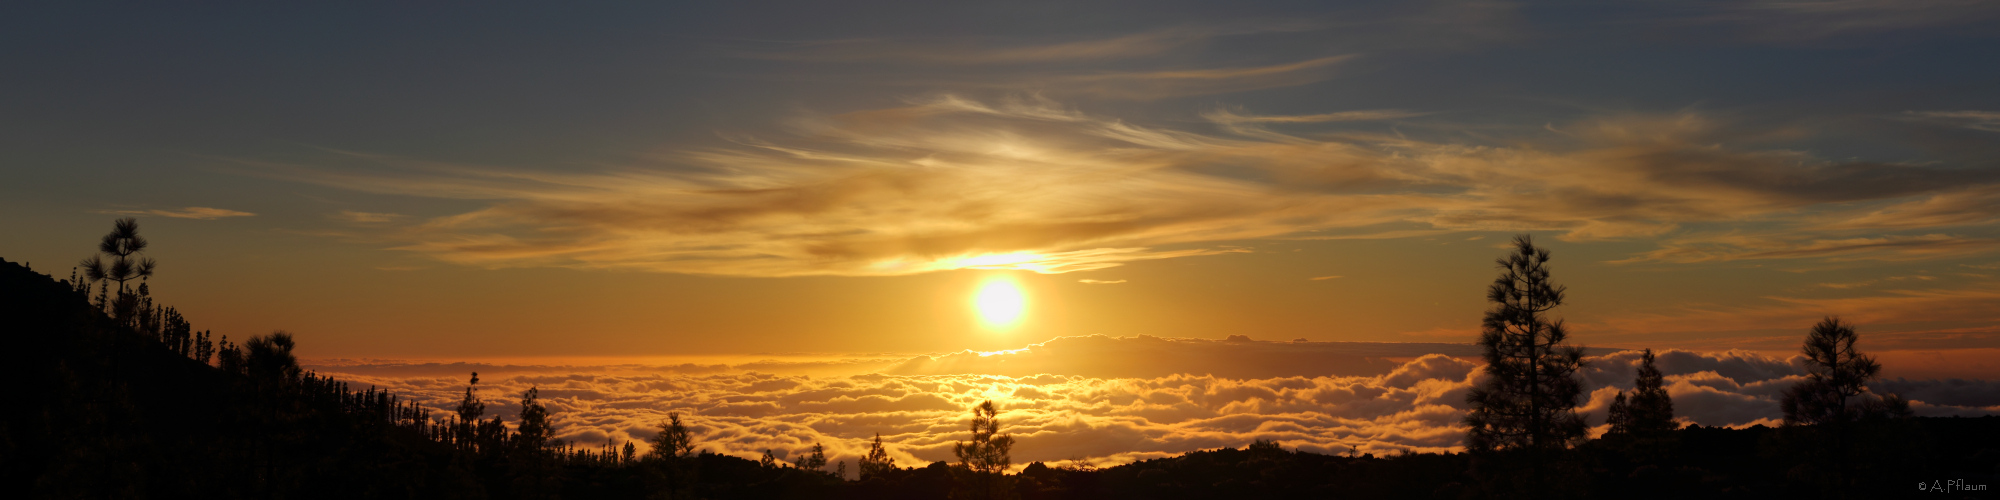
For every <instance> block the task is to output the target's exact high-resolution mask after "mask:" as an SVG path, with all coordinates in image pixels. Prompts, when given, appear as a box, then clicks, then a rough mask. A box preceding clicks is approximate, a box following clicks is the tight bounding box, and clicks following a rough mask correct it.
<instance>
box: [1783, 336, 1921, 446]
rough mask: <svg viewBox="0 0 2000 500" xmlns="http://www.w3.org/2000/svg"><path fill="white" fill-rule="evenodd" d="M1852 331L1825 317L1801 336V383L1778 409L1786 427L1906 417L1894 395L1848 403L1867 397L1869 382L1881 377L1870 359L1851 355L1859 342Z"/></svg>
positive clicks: (1900, 400)
mask: <svg viewBox="0 0 2000 500" xmlns="http://www.w3.org/2000/svg"><path fill="white" fill-rule="evenodd" d="M1860 338H1861V337H1860V336H1859V335H1855V333H1854V327H1853V326H1852V325H1847V324H1843V323H1841V322H1840V318H1836V317H1831V316H1829V317H1827V318H1826V319H1823V320H1820V322H1819V323H1818V324H1815V325H1813V329H1812V331H1811V332H1809V333H1807V334H1806V342H1805V346H1804V347H1802V348H1800V352H1801V353H1802V354H1805V356H1806V380H1805V381H1803V382H1799V383H1798V384H1796V385H1793V386H1792V387H1791V388H1789V389H1786V390H1785V394H1784V398H1783V399H1782V400H1781V401H1780V402H1779V407H1780V408H1783V409H1784V411H1785V425H1812V424H1823V423H1844V422H1853V421H1856V420H1861V419H1866V418H1883V417H1890V416H1907V415H1909V413H1910V403H1909V401H1906V400H1904V399H1903V398H1902V397H1901V396H1898V395H1895V394H1889V395H1885V396H1883V397H1881V398H1879V399H1867V400H1863V401H1853V399H1854V398H1856V397H1858V396H1861V395H1863V394H1867V393H1868V381H1870V380H1874V379H1875V377H1876V375H1877V374H1878V373H1880V372H1881V371H1882V365H1881V364H1879V363H1876V362H1875V357H1873V356H1869V355H1867V354H1862V353H1861V351H1858V350H1855V348H1854V343H1855V342H1856V341H1858V340H1860Z"/></svg>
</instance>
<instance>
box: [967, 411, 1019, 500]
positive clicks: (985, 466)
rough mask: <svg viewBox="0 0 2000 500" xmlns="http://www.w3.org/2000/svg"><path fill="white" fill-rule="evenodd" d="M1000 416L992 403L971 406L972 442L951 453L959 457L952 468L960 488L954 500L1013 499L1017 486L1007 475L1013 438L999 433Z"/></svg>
mask: <svg viewBox="0 0 2000 500" xmlns="http://www.w3.org/2000/svg"><path fill="white" fill-rule="evenodd" d="M999 417H1000V410H999V409H998V408H995V407H994V406H993V402H992V401H984V402H980V403H979V405H978V406H974V407H972V441H970V442H963V441H962V442H959V443H956V444H953V445H952V448H951V451H952V454H955V455H958V464H957V465H955V466H953V471H954V473H955V475H957V476H958V489H957V490H956V491H954V492H953V495H952V497H953V498H958V499H980V500H988V499H1003V498H1014V483H1013V481H1009V480H1008V479H1009V478H1008V477H1007V476H1006V472H1007V466H1008V464H1009V462H1010V461H1011V459H1010V458H1009V457H1008V453H1009V452H1010V451H1012V450H1013V449H1014V437H1013V436H1009V435H1006V434H1000V420H999Z"/></svg>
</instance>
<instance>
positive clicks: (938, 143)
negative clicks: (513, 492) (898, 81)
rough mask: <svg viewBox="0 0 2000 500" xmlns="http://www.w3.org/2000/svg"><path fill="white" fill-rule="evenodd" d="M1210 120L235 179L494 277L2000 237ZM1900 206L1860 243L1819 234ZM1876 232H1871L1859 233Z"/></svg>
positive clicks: (937, 117)
mask: <svg viewBox="0 0 2000 500" xmlns="http://www.w3.org/2000/svg"><path fill="white" fill-rule="evenodd" d="M1362 113H1363V114H1380V112H1362ZM1337 116H1341V115H1339V113H1337V112H1336V113H1331V114H1321V115H1314V116H1305V117H1302V118H1298V120H1297V121H1316V120H1322V119H1326V120H1332V119H1334V118H1333V117H1337ZM1357 116H1359V115H1357ZM1371 116H1373V115H1371ZM1211 119H1212V120H1214V121H1215V122H1214V123H1211V125H1213V126H1216V127H1218V128H1219V129H1220V131H1221V132H1220V133H1213V134H1211V133H1199V132H1195V131H1190V130H1181V129H1174V128H1162V127H1151V126H1144V125H1140V124H1135V123H1131V122H1127V121H1124V120H1119V119H1115V118H1107V117H1100V116H1094V115H1091V114H1088V113H1084V112H1082V111H1079V110H1076V109H1073V108H1068V107H1064V106H1062V105H1060V104H1058V103H1055V102H1052V101H1049V100H1047V99H1042V98H1039V97H1034V96H1029V97H1017V98H1013V99H1003V100H1000V101H998V102H990V103H989V102H982V101H977V100H971V99H966V98H962V97H958V96H953V95H941V96H936V97H933V98H928V99H921V100H915V101H912V102H910V103H909V104H908V105H906V106H901V107H894V108H887V109H874V110H864V111H856V112H851V113H845V114H840V115H834V116H825V117H805V118H800V119H798V120H794V121H793V122H791V126H792V128H793V132H794V133H795V134H796V135H795V137H793V138H791V139H788V140H785V141H771V140H764V139H757V138H749V137H738V138H734V139H733V141H734V144H735V146H733V147H725V148H710V149H700V150H691V151H683V152H680V153H677V154H676V155H674V156H673V157H672V158H671V160H670V162H669V163H668V164H662V165H654V166H650V167H640V166H632V167H625V168H617V169H608V170H603V171H598V172H586V173H559V172H545V171H532V170H518V169H499V168H492V167H485V166H477V165H459V164H448V163H440V162H429V161H419V160H411V159H406V158H397V157H390V156H383V155H372V154H362V153H343V154H344V155H345V156H346V157H348V158H352V159H359V160H363V161H366V162H372V163H375V164H378V165H379V166H385V167H387V168H386V169H383V168H377V169H350V170H329V169H324V168H312V167H303V166H297V165H277V164H270V163H257V162H245V163H246V164H251V165H252V166H253V168H252V171H253V172H256V173H258V174H259V175H267V176H275V177H280V178H285V179H290V180H295V181H303V182H312V183H318V184H324V185H330V186H336V187H341V188H346V189H352V190H359V191H366V192H377V193H393V194H403V195H411V196H421V197H429V198H440V199H454V200H467V201H473V202H476V203H481V204H483V206H481V207H480V208H477V209H474V210H470V211H464V212H459V213H453V214H447V215H439V216H433V217H430V218H428V219H424V220H413V221H411V222H409V223H393V224H392V223H385V224H378V227H376V228H375V229H374V230H375V231H376V232H375V233H372V234H373V235H374V236H373V237H374V238H376V239H377V240H378V241H383V242H387V243H390V244H391V245H393V246H392V248H396V249H399V250H405V251H411V252H417V253H421V254H424V255H429V256H431V257H434V258H437V259H440V260H444V261H448V262H457V263H461V264H467V265H474V266H482V267H495V268H497V267H571V268H590V269H636V270H648V271H661V272H679V273H701V274H720V275H742V276H795V275H850V276H855V275H900V274H913V273H922V272H930V271H939V270H949V269H963V268H1004V269H1027V270H1034V271H1038V272H1044V273H1062V272H1073V271H1084V270H1094V269H1103V268H1106V267H1112V266H1117V265H1121V264H1123V263H1127V262H1133V261H1138V260H1148V259H1165V258H1179V257H1191V256H1201V255H1213V254H1218V253H1231V252H1245V251H1250V250H1249V249H1246V248H1242V247H1236V246H1230V245H1228V244H1227V243H1229V242H1237V241H1244V240H1254V239H1261V238H1295V239H1313V238H1368V237H1371V236H1370V235H1381V236H1380V237H1405V236H1406V235H1423V234H1438V233H1441V232H1451V231H1530V230H1541V231H1557V232H1559V238H1562V239H1565V240H1572V241H1576V240H1618V239H1635V238H1661V237H1663V236H1666V235H1668V233H1675V235H1673V236H1671V237H1668V238H1666V239H1664V240H1662V245H1663V247H1662V248H1660V249H1658V250H1654V251H1651V252H1647V253H1643V254H1641V255H1639V256H1636V257H1634V258H1632V259H1628V260H1626V261H1625V262H1641V261H1645V262H1679V263H1685V262H1707V261H1726V260H1740V259H1817V260H1851V259H1881V260H1910V259H1933V258H1945V257H1954V256H1963V255H1967V254H1974V253H1982V252H1990V251H1992V250H1993V249H1994V246H1995V244H1994V242H1995V241H2000V240H1996V239H1993V238H1987V237H1982V236H1979V235H1978V233H1976V232H1975V233H1970V234H1951V233H1944V232H1935V231H1933V232H1923V233H1919V234H1904V233H1908V232H1910V231H1923V230H1926V229H1930V228H1935V227H1940V226H1941V225H1951V224H1964V223H1965V222H1967V221H1968V220H1970V219H1965V218H1964V217H1954V216H1944V215H1940V216H1936V217H1930V218H1925V217H1896V219H1898V220H1903V221H1916V222H1904V223H1901V224H1900V225H1894V227H1890V226H1887V225H1885V224H1886V223H1882V222H1872V221H1874V220H1877V219H1883V218H1884V217H1886V216H1882V215H1879V214H1884V213H1904V212H1912V213H1914V212H1924V213H1929V212H1935V211H1938V210H1942V209H1932V208H1925V205H1924V203H1931V204H1942V205H1940V206H1946V205H1948V206H1949V207H1960V206H1963V205H1965V204H1966V203H1983V201H1977V200H1984V199H1985V198H1988V197H1977V200H1974V201H1965V202H1960V201H1951V200H1957V199H1958V198H1951V197H1954V196H1961V195H1959V194H1956V193H1964V192H1985V191H1990V190H1991V189H1992V186H1994V185H1995V184H1994V181H1995V180H1996V175H1995V174H1994V173H1992V172H1988V171H1983V170H1966V169H1952V168H1934V167H1924V166H1910V165H1896V164H1882V163H1870V162H1833V161H1826V160H1820V159H1816V158H1814V157H1812V156H1810V155H1807V154H1805V153H1801V152H1796V151H1784V150H1756V149H1744V148H1727V147H1722V146H1718V145H1716V143H1715V142H1714V141H1716V140H1718V138H1720V137H1724V136H1727V135H1728V134H1730V133H1731V129H1730V128H1729V127H1728V126H1726V125H1725V124H1722V123H1718V122H1717V120H1715V119H1712V118H1710V117H1706V116H1703V115H1700V114H1696V113H1678V114H1672V115H1659V116H1648V115H1624V116H1607V117H1599V118H1593V119H1587V120H1582V121H1579V122H1577V123H1573V124H1571V125H1568V126H1566V127H1562V128H1551V129H1550V130H1553V131H1555V132H1556V134H1555V135H1554V136H1547V137H1542V138H1541V140H1542V141H1543V142H1544V143H1543V144H1528V145H1521V146H1495V145H1482V144H1467V143H1459V142H1444V141H1435V142H1434V141H1423V140H1417V139H1412V138H1409V137H1404V136H1401V135H1397V136H1383V135H1375V134H1366V133H1353V132H1341V133H1322V134H1313V135H1307V134H1299V135H1294V134H1289V133H1280V132H1275V131H1272V130H1266V129H1263V128H1257V127H1251V126H1249V125H1252V123H1246V120H1247V121H1253V122H1254V121H1256V119H1254V118H1245V117H1244V116H1242V115H1235V114H1230V115H1228V116H1220V115H1218V116H1211ZM1287 120H1291V119H1289V118H1287V119H1274V121H1279V122H1282V121H1287ZM1544 133H1546V132H1544ZM1968 190H1970V191H1968ZM1919 198H1929V199H1931V200H1933V201H1935V200H1946V201H1943V202H1935V203H1933V202H1919V201H1913V200H1917V199H1919ZM1884 203H1890V204H1891V205H1888V206H1887V207H1886V208H1881V209H1880V210H1881V211H1878V212H1876V213H1877V215H1861V216H1856V217H1853V218H1851V220H1849V222H1847V223H1845V224H1846V225H1845V226H1842V225H1839V224H1833V225H1828V224H1826V223H1824V222H1815V221H1818V220H1820V219H1825V218H1826V217H1830V216H1831V215H1830V214H1833V213H1836V212H1843V211H1851V210H1852V208H1851V207H1853V206H1856V205H1857V204H1860V205H1867V204H1878V205H1879V204H1884ZM1912 203H1916V204H1917V205H1911V204H1912ZM1982 206H1983V205H1982ZM356 213H361V212H356ZM369 220H370V221H371V222H394V220H393V219H387V218H381V217H371V218H370V219H369ZM1923 221H1931V222H1923ZM1412 226H1414V227H1415V229H1412ZM1690 227H1744V228H1754V229H1758V230H1760V231H1759V233H1758V234H1760V236H1757V237H1748V236H1739V235H1737V233H1734V232H1727V233H1717V232H1714V231H1707V232H1701V231H1690V230H1689V229H1688V228H1690ZM1862 227H1866V228H1878V232H1877V233H1875V234H1853V231H1854V230H1855V229H1854V228H1862ZM1883 231H1886V232H1883ZM1897 231H1902V232H1903V233H1897ZM1333 234H1339V236H1332V235H1333Z"/></svg>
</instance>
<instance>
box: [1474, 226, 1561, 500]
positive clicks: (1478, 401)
mask: <svg viewBox="0 0 2000 500" xmlns="http://www.w3.org/2000/svg"><path fill="white" fill-rule="evenodd" d="M1514 247H1515V250H1514V253H1513V254H1512V255H1510V256H1508V257H1505V258H1501V259H1499V260H1498V261H1497V263H1498V264H1499V267H1500V269H1501V273H1500V276H1499V277H1498V278H1495V279H1494V280H1493V285H1492V286H1491V287H1489V288H1488V289H1487V293H1486V298H1487V300H1489V301H1491V302H1493V303H1494V307H1493V309H1492V310H1489V311H1487V312H1486V319H1485V321H1484V325H1483V327H1484V328H1483V331H1482V332H1481V333H1480V335H1479V345H1480V347H1482V348H1484V349H1485V351H1486V367H1485V370H1486V379H1485V381H1484V382H1482V383H1481V384H1480V385H1479V386H1478V387H1475V388H1473V389H1472V391H1471V392H1470V393H1468V394H1467V395H1466V397H1465V401H1466V403H1467V404H1468V405H1470V406H1471V408H1470V411H1469V412H1467V414H1466V415H1465V424H1466V425H1467V426H1468V427H1470V428H1471V430H1470V431H1469V432H1468V433H1467V435H1466V447H1467V448H1470V449H1471V450H1472V451H1474V452H1482V453H1483V452H1490V451H1494V450H1502V449H1519V450H1525V451H1526V452H1527V454H1528V460H1529V468H1530V473H1529V479H1530V481H1531V482H1532V483H1533V484H1534V485H1539V484H1540V483H1541V475H1542V472H1541V469H1542V467H1541V466H1542V461H1543V460H1544V459H1545V455H1547V454H1548V453H1549V452H1553V451H1560V450H1564V449H1568V448H1569V446H1570V445H1571V444H1573V443H1575V442H1576V441H1578V440H1581V439H1583V438H1584V437H1585V431H1586V429H1585V425H1584V420H1583V417H1582V416H1580V415H1577V414H1576V412H1575V409H1576V405H1577V399H1578V397H1580V396H1581V395H1582V394H1583V386H1582V384H1581V383H1579V382H1578V381H1577V379H1576V377H1575V376H1574V375H1575V373H1576V370H1577V368H1579V367H1581V366H1583V348H1581V347H1575V346H1569V345H1566V344H1564V343H1563V341H1564V340H1565V339H1567V338H1568V337H1569V333H1568V331H1567V330H1565V329H1564V328H1563V322H1562V320H1555V321H1550V320H1549V319H1548V318H1547V314H1548V312H1549V311H1550V310H1553V309H1555V308H1556V307H1557V306H1560V305H1562V303H1563V295H1564V292H1565V290H1566V288H1565V287H1563V286H1560V285H1556V284H1555V283H1554V282H1552V281H1550V280H1549V268H1548V262H1549V251H1548V250H1547V249H1544V248H1538V247H1536V246H1535V244H1534V241H1533V240H1532V239H1531V238H1530V237H1529V236H1528V235H1525V234H1524V235H1520V236H1516V237H1514ZM1531 487H1532V486H1531Z"/></svg>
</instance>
